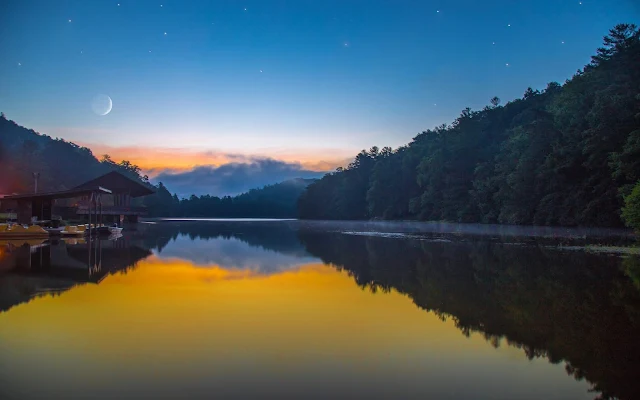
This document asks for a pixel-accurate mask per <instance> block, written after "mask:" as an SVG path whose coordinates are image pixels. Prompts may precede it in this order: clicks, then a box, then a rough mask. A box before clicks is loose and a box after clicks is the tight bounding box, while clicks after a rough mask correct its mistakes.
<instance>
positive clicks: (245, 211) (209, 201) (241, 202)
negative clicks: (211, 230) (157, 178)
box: [145, 179, 314, 218]
mask: <svg viewBox="0 0 640 400" xmlns="http://www.w3.org/2000/svg"><path fill="white" fill-rule="evenodd" d="M313 181H314V180H313V179H291V180H288V181H284V182H281V183H277V184H275V185H267V186H265V187H263V188H261V189H251V190H250V191H248V192H246V193H243V194H240V195H237V196H235V197H231V196H224V197H217V196H211V195H203V196H196V195H191V197H189V198H185V199H179V198H178V196H177V195H175V194H174V195H171V193H170V192H169V190H168V189H167V188H166V187H165V186H164V185H163V184H162V183H159V184H158V186H157V187H156V194H155V195H153V196H148V197H147V198H145V204H146V205H147V207H148V210H149V216H152V217H205V218H222V217H224V218H240V217H242V218H258V217H261V218H295V217H297V207H296V205H297V201H298V198H299V197H300V194H301V193H302V192H303V191H304V190H305V189H306V187H307V186H308V185H309V184H310V183H312V182H313Z"/></svg>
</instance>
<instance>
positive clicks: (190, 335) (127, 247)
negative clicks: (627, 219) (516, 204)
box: [0, 220, 640, 399]
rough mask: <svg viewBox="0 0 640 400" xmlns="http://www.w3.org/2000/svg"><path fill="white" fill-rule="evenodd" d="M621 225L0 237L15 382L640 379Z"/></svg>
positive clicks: (342, 388)
mask: <svg viewBox="0 0 640 400" xmlns="http://www.w3.org/2000/svg"><path fill="white" fill-rule="evenodd" d="M613 233H615V232H610V231H603V230H589V231H580V230H570V229H557V228H515V227H496V226H494V227H491V226H482V225H475V226H471V225H469V226H462V225H450V224H431V225H429V224H422V225H421V224H418V223H407V224H388V223H356V222H354V223H346V224H342V223H336V222H303V221H256V220H247V221H242V220H236V221H224V220H216V221H197V220H180V221H162V220H159V221H155V222H152V223H140V224H138V225H137V227H136V228H135V229H130V230H128V231H126V232H125V235H124V236H123V237H120V238H113V239H112V240H109V239H101V240H97V239H93V240H89V239H86V240H84V239H82V240H64V241H63V240H52V241H45V242H42V241H29V242H24V241H21V242H20V241H11V242H7V241H4V242H0V398H2V399H52V398H53V399H75V398H94V399H112V398H117V399H137V398H154V399H165V398H166V399H169V398H194V399H210V398H318V399H327V398H370V399H378V398H394V399H402V398H408V399H413V398H421V399H426V398H432V399H595V398H603V399H614V398H619V399H637V398H640V379H638V378H640V375H639V374H640V340H639V338H640V261H639V260H638V258H635V257H628V258H623V257H620V256H616V255H610V254H594V253H589V252H586V251H583V250H581V249H580V246H583V245H585V244H588V243H592V242H593V243H598V242H603V241H608V242H612V243H614V244H618V243H621V242H625V243H626V242H628V240H629V238H628V237H625V234H624V233H620V232H618V234H619V235H614V234H613Z"/></svg>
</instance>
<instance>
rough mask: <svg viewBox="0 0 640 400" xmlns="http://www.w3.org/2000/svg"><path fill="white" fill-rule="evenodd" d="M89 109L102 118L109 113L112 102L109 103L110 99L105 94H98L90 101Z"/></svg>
mask: <svg viewBox="0 0 640 400" xmlns="http://www.w3.org/2000/svg"><path fill="white" fill-rule="evenodd" d="M91 108H92V109H93V112H94V113H96V114H98V115H103V116H104V115H107V114H109V113H110V112H111V109H112V108H113V101H111V97H109V96H107V95H106V94H99V95H97V96H96V97H94V98H93V100H92V101H91Z"/></svg>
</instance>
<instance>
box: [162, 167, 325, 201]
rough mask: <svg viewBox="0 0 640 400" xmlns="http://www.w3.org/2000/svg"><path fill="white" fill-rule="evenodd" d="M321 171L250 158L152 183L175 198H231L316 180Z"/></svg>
mask: <svg viewBox="0 0 640 400" xmlns="http://www.w3.org/2000/svg"><path fill="white" fill-rule="evenodd" d="M322 175H324V172H318V171H311V170H308V169H305V168H303V167H302V165H301V164H299V163H287V162H284V161H279V160H274V159H271V158H253V159H252V160H250V161H249V162H230V163H227V164H223V165H219V166H212V165H206V166H198V167H195V168H193V169H192V170H190V171H184V172H175V171H163V172H160V173H158V175H156V176H155V177H154V178H153V179H152V181H153V182H162V183H163V184H164V185H165V186H166V187H167V188H168V189H169V191H171V192H172V193H174V192H175V193H177V194H178V196H179V197H188V196H190V195H192V194H195V195H202V194H210V195H212V196H220V197H221V196H234V195H237V194H240V193H243V192H246V191H248V190H249V189H254V188H259V187H262V186H265V185H271V184H274V183H279V182H282V181H285V180H287V179H293V178H320V177H322Z"/></svg>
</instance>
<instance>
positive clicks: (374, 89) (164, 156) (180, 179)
mask: <svg viewBox="0 0 640 400" xmlns="http://www.w3.org/2000/svg"><path fill="white" fill-rule="evenodd" d="M473 3H474V2H471V1H463V2H461V3H458V4H456V5H446V4H445V3H443V2H429V3H414V2H402V4H391V5H390V4H389V3H385V2H375V3H374V4H371V3H368V5H367V6H366V7H359V6H358V4H360V3H359V2H352V3H349V4H348V5H344V4H340V3H339V2H332V1H330V2H324V3H323V4H322V5H319V4H317V3H307V4H295V5H291V6H286V7H285V6H281V7H272V6H271V5H270V4H264V3H262V4H261V3H260V2H256V1H246V2H243V3H233V4H232V3H228V2H214V3H212V4H208V5H205V4H204V3H201V2H193V3H188V4H183V3H178V2H175V1H144V2H135V3H133V2H126V1H124V2H120V3H118V2H111V1H109V2H106V1H100V2H92V3H91V4H84V3H82V2H79V1H71V2H68V3H65V4H63V5H62V6H60V5H55V4H50V3H48V2H41V1H33V2H9V3H6V4H5V8H6V11H7V12H4V13H2V14H3V15H5V16H8V15H9V14H11V15H12V18H11V19H9V18H6V20H4V21H3V24H2V25H3V26H4V30H5V31H6V32H9V31H10V32H11V33H12V34H11V35H10V36H9V35H3V36H4V37H5V39H3V41H2V42H0V43H2V47H3V48H4V50H5V51H4V53H5V54H7V56H6V57H5V58H4V60H2V61H0V76H4V77H5V78H4V79H0V89H1V90H0V110H2V111H3V112H4V113H5V114H6V116H7V118H9V119H11V120H13V121H15V122H16V123H18V124H19V125H22V126H25V127H27V128H28V129H34V130H35V131H38V132H40V133H42V134H47V135H49V136H52V137H60V138H64V139H65V140H67V141H71V142H74V143H76V144H79V145H81V146H86V147H88V148H90V149H91V150H92V152H93V153H94V155H96V156H97V157H99V156H100V155H102V154H109V155H110V156H111V157H112V158H113V159H114V160H117V161H120V160H125V159H126V160H129V161H131V162H132V163H134V164H136V165H139V166H140V167H141V168H142V169H143V171H145V173H148V174H149V175H150V176H151V177H152V180H153V181H154V182H156V183H157V182H158V181H163V182H164V183H165V185H166V186H167V187H168V188H169V189H170V190H171V191H172V192H178V193H180V195H182V196H184V195H188V194H187V193H189V192H191V193H195V194H205V193H210V194H216V195H218V194H220V195H227V194H238V193H242V191H244V190H241V186H242V185H240V186H238V182H240V181H242V180H246V179H247V177H248V176H252V177H255V179H253V180H252V181H251V182H252V184H253V185H254V186H253V187H262V186H264V185H267V184H273V183H277V182H280V181H283V180H286V179H289V178H295V177H301V178H309V177H318V176H321V175H322V174H323V173H326V172H330V171H333V170H335V168H336V167H340V166H345V165H346V164H348V163H349V162H350V161H351V160H353V158H354V157H355V155H356V154H357V153H358V152H359V151H360V150H362V149H368V148H370V147H372V146H378V147H380V148H382V147H383V146H390V147H393V148H398V147H399V146H403V145H405V144H407V143H409V142H410V141H411V140H412V138H413V137H415V136H416V135H417V134H419V133H420V132H422V131H425V130H427V129H430V128H433V127H436V126H439V125H442V124H450V123H451V122H452V121H453V120H454V119H455V118H456V117H457V116H458V115H459V113H460V110H462V109H464V108H465V107H471V108H472V109H481V108H482V107H484V106H486V105H487V104H489V100H490V99H491V98H492V97H493V96H497V97H499V98H501V99H502V104H505V103H507V102H508V101H512V100H514V99H517V98H521V96H522V93H524V91H525V90H526V88H527V87H532V88H533V89H544V87H546V84H547V83H549V82H560V83H563V82H564V81H565V80H566V79H569V78H571V77H572V76H573V75H574V74H575V72H576V71H577V70H579V69H581V68H583V67H584V65H586V64H587V63H588V62H589V60H590V57H591V55H593V54H594V53H595V50H596V49H597V48H598V47H599V46H600V44H601V40H602V37H603V36H604V35H606V34H607V32H608V30H609V29H610V28H611V27H612V26H614V25H615V24H616V23H619V22H624V21H625V20H629V19H630V20H632V21H634V20H638V18H637V15H639V13H638V7H639V6H638V5H637V4H634V2H632V1H624V0H621V1H617V2H614V3H613V4H612V3H611V2H602V1H583V2H578V1H575V2H573V1H571V2H564V3H563V4H560V5H559V4H556V3H557V2H553V1H542V2H536V3H519V4H511V3H510V2H507V1H504V0H501V1H494V2H492V3H491V4H489V5H486V4H484V5H479V4H473ZM118 4H119V5H118ZM160 4H162V7H160ZM496 11H499V12H496ZM634 15H635V16H636V17H633V16H634ZM630 16H631V18H629V17H630ZM0 18H1V17H0ZM33 23H36V25H33ZM34 26H35V28H34ZM540 28H543V29H540ZM532 29H534V30H536V34H535V35H531V34H530V32H531V30H532ZM104 32H109V35H106V36H105V35H104ZM165 33H166V34H165ZM461 49H462V50H463V51H460V50H461ZM434 56H435V57H434ZM99 95H106V96H109V97H110V99H109V103H108V108H109V110H107V109H104V108H103V109H100V107H105V105H104V104H103V105H101V104H99V103H96V101H95V98H96V96H99ZM111 100H112V103H111ZM111 106H112V107H111ZM96 107H98V109H96ZM104 111H107V112H106V115H101V114H102V113H103V112H104ZM177 132H178V133H177ZM224 174H231V178H230V179H229V180H228V182H226V183H224V184H223V185H222V186H221V184H220V179H221V178H220V176H222V175H224ZM174 187H175V188H177V189H174ZM207 188H211V189H210V190H207ZM235 190H240V191H238V192H234V191H235ZM245 190H246V188H245Z"/></svg>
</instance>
